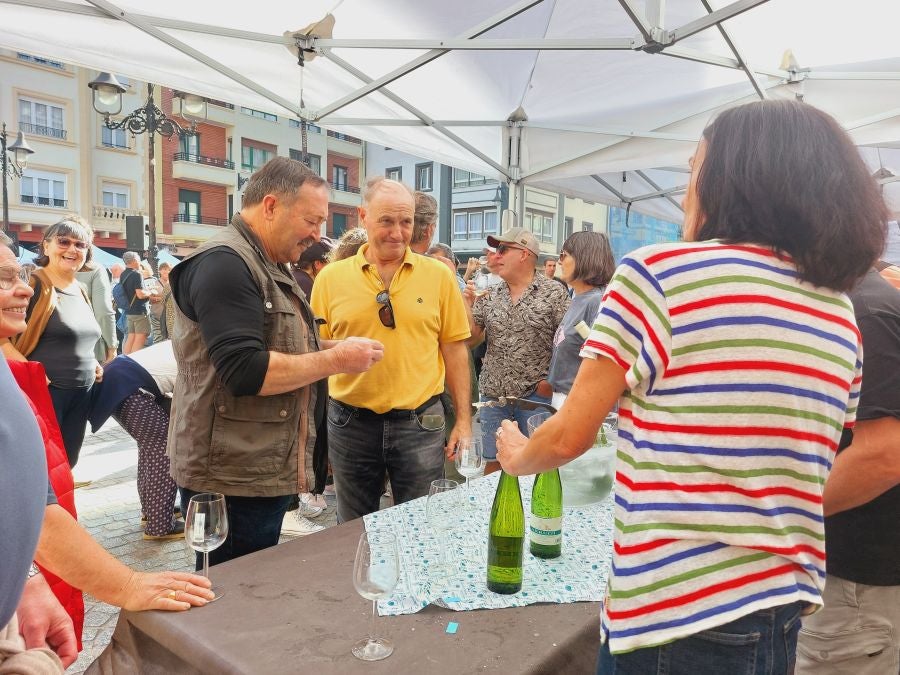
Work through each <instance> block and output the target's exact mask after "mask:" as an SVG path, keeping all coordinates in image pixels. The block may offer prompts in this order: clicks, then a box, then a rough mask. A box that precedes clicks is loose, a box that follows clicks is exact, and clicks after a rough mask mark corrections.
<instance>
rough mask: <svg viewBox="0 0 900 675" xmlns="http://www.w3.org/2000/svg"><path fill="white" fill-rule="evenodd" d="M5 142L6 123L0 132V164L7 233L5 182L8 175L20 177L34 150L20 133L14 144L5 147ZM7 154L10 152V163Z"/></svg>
mask: <svg viewBox="0 0 900 675" xmlns="http://www.w3.org/2000/svg"><path fill="white" fill-rule="evenodd" d="M6 141H7V138H6V123H5V122H4V123H3V129H2V130H0V155H2V159H0V162H2V164H3V231H4V232H9V190H8V189H7V187H6V182H7V180H8V179H9V176H10V174H12V175H13V176H16V177H17V178H21V177H22V172H23V171H24V170H25V165H26V164H27V162H28V155H31V154H34V150H32V149H31V148H29V147H28V143H26V142H25V134H23V133H22V132H21V131H20V132H19V135H18V136H16V140H15V142H14V143H12V144H11V145H7V144H6ZM7 152H12V154H13V156H12V162H10V157H9V155H7Z"/></svg>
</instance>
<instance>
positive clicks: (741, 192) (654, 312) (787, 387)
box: [497, 100, 887, 675]
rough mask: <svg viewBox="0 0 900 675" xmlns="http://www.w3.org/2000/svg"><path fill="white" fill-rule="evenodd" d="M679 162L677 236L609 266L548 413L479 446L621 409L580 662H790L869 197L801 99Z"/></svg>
mask: <svg viewBox="0 0 900 675" xmlns="http://www.w3.org/2000/svg"><path fill="white" fill-rule="evenodd" d="M689 164H690V166H691V174H690V179H689V182H688V187H687V192H686V193H685V197H684V201H683V202H682V203H683V207H684V212H685V218H684V239H685V241H684V242H678V243H668V244H658V245H653V246H646V247H643V248H640V249H638V250H636V251H633V252H631V253H629V254H628V255H626V256H625V257H624V258H623V259H622V261H621V263H620V264H619V266H618V268H617V269H616V272H615V274H614V275H613V278H612V280H611V281H610V283H609V287H608V288H607V290H606V295H605V298H604V300H603V303H602V305H601V308H600V312H599V314H598V315H597V318H596V319H595V321H594V323H593V326H592V329H591V332H590V334H589V336H588V338H587V341H586V342H585V347H584V349H583V350H582V355H583V356H584V357H585V358H584V360H583V361H582V364H581V367H580V369H579V371H578V375H577V376H576V378H575V382H574V384H573V385H572V390H571V391H570V392H569V397H568V398H567V399H566V402H565V405H563V407H562V408H561V409H560V411H559V412H558V413H557V414H556V415H554V416H553V417H551V418H550V419H549V420H547V421H546V422H545V423H544V424H542V425H541V426H540V427H539V428H538V430H537V431H536V432H535V434H534V435H533V436H532V437H531V438H530V439H526V438H524V437H523V436H522V435H521V434H519V432H518V429H517V427H516V426H515V425H513V424H510V423H508V422H506V423H504V424H503V427H502V429H501V431H500V432H499V433H500V437H499V440H498V442H497V446H498V453H497V459H498V460H499V461H500V463H501V465H502V466H503V468H504V470H506V471H507V472H508V473H511V474H514V475H522V474H529V473H535V472H538V471H546V470H548V469H550V468H551V467H554V466H560V465H561V464H564V463H566V462H567V461H569V460H570V459H572V458H574V457H577V456H579V455H581V454H583V453H584V452H585V451H586V450H587V449H588V448H590V447H591V445H592V443H593V441H594V437H595V435H596V433H597V431H598V430H599V428H600V425H601V423H602V422H603V420H604V418H605V417H606V415H607V413H608V412H609V411H610V409H611V408H612V406H613V405H614V404H615V403H616V402H617V401H618V404H619V427H618V445H617V454H616V483H615V505H614V518H615V525H614V529H613V532H612V536H613V546H612V560H611V563H610V571H609V581H608V583H607V587H606V589H605V601H604V603H603V608H602V611H601V630H602V635H603V639H602V646H601V648H600V656H599V664H598V669H597V672H599V673H616V672H622V673H625V672H628V673H645V672H657V669H658V668H659V667H661V664H663V663H665V664H667V672H669V673H671V674H672V675H678V674H680V673H683V674H693V673H697V672H703V673H732V672H734V673H736V672H754V673H761V672H767V673H789V672H793V670H794V661H795V655H796V650H797V640H798V634H799V630H800V623H801V621H802V617H803V615H805V614H809V613H812V612H815V611H816V610H818V609H819V608H821V606H822V604H823V596H822V593H823V590H824V586H825V524H824V517H823V492H824V486H825V481H826V479H827V478H828V475H829V472H830V469H831V464H832V462H833V461H834V458H835V453H836V452H837V451H838V450H839V449H841V448H844V447H847V446H848V445H849V443H850V441H851V439H852V429H853V427H854V425H855V421H856V407H857V403H858V397H859V393H860V381H861V378H862V360H863V353H862V338H861V336H860V333H859V330H858V328H857V325H856V319H855V317H854V312H853V306H852V304H851V302H850V298H849V297H848V296H847V291H849V290H851V289H852V288H854V286H855V285H856V284H857V282H858V280H859V279H860V278H861V277H862V276H863V275H864V274H866V272H867V271H868V270H869V269H870V268H871V266H872V264H873V263H874V262H875V260H876V259H877V258H878V256H879V254H880V253H881V251H882V249H883V247H884V240H885V234H886V228H885V225H886V221H887V209H886V208H885V205H884V201H883V200H882V198H881V196H880V194H879V192H878V188H877V185H876V184H875V181H874V180H873V179H872V177H871V176H870V175H869V171H868V169H866V167H865V165H864V164H863V162H862V159H861V158H860V155H859V152H858V151H857V149H856V148H855V147H854V145H853V142H852V141H851V139H850V138H849V137H848V136H847V134H846V132H845V131H844V130H843V129H841V127H840V126H839V125H838V124H837V122H836V121H835V120H834V119H833V118H831V117H829V116H828V115H827V114H825V113H824V112H822V111H820V110H818V109H816V108H814V107H813V106H811V105H808V104H805V103H801V102H799V101H793V100H791V101H788V100H772V101H760V102H756V103H751V104H747V105H742V106H736V107H733V108H729V109H728V110H725V111H724V112H722V113H721V114H719V115H718V116H717V117H716V118H715V120H713V121H712V123H711V124H710V125H709V126H707V127H706V129H705V130H704V131H703V136H702V139H701V140H700V143H699V144H698V146H697V149H696V152H695V153H694V156H693V157H692V158H691V160H690V162H689ZM598 562H600V561H598ZM829 583H830V582H829Z"/></svg>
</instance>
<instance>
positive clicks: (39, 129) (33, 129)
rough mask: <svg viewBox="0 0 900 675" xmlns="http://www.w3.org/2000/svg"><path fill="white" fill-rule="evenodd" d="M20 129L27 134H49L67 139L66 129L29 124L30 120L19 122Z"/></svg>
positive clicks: (51, 136)
mask: <svg viewBox="0 0 900 675" xmlns="http://www.w3.org/2000/svg"><path fill="white" fill-rule="evenodd" d="M19 131H24V132H25V133H26V134H35V135H37V136H49V137H50V138H59V139H60V140H63V141H64V140H66V130H65V129H56V128H54V127H45V126H41V125H39V124H29V123H28V122H19Z"/></svg>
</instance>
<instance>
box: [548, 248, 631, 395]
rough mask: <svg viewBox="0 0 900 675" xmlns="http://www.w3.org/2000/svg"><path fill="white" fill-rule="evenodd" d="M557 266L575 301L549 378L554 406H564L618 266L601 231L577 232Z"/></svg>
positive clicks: (562, 329) (560, 331) (559, 330)
mask: <svg viewBox="0 0 900 675" xmlns="http://www.w3.org/2000/svg"><path fill="white" fill-rule="evenodd" d="M557 267H558V268H559V269H560V270H561V274H560V278H561V279H562V280H563V281H564V282H566V284H567V285H568V286H569V288H571V289H572V304H571V305H569V309H567V310H566V314H565V316H563V319H562V322H561V323H560V324H559V328H557V329H556V336H555V337H554V339H553V344H554V345H555V346H554V347H553V357H552V358H551V359H550V375H549V376H548V377H547V379H548V380H549V382H550V385H551V386H552V387H553V400H552V403H553V407H554V408H556V409H557V410H558V409H559V408H561V407H562V404H563V402H564V401H565V400H566V396H568V394H569V390H571V389H572V382H574V381H575V374H576V373H577V372H578V366H580V365H581V356H580V355H579V353H580V352H581V347H582V345H583V344H584V339H585V335H583V334H582V333H583V332H585V331H586V329H587V328H589V327H590V326H591V325H593V323H594V317H596V316H597V311H598V310H599V309H600V301H601V300H602V299H603V290H604V289H605V288H606V284H608V283H609V280H610V278H611V277H612V275H613V271H615V268H616V262H615V260H614V259H613V255H612V249H610V247H609V239H607V238H606V235H605V234H601V233H600V232H575V233H574V234H572V235H571V236H570V237H569V238H568V239H566V241H565V242H564V243H563V246H562V251H561V252H560V254H559V262H558V264H557Z"/></svg>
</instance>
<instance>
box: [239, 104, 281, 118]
mask: <svg viewBox="0 0 900 675" xmlns="http://www.w3.org/2000/svg"><path fill="white" fill-rule="evenodd" d="M241 112H242V113H244V114H245V115H249V116H250V117H258V118H259V119H261V120H268V121H270V122H277V121H278V115H273V114H272V113H267V112H263V111H262V110H254V109H253V108H245V107H243V106H241Z"/></svg>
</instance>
